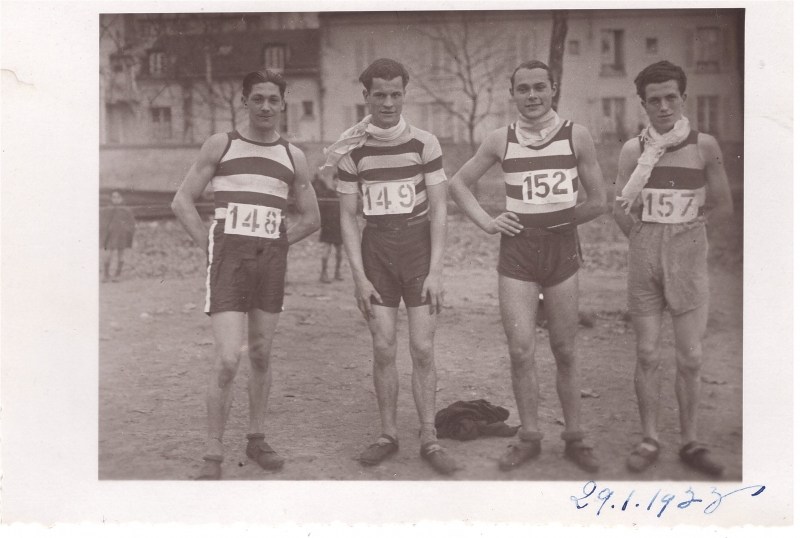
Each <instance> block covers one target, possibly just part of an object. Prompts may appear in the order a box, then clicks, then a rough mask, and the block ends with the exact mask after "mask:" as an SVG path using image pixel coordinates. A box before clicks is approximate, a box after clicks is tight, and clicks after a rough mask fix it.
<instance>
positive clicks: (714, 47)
mask: <svg viewBox="0 0 800 538" xmlns="http://www.w3.org/2000/svg"><path fill="white" fill-rule="evenodd" d="M319 20H320V29H321V31H322V52H321V55H322V81H323V93H324V98H323V138H324V139H325V140H335V139H336V137H337V136H338V134H339V133H341V132H342V131H343V130H344V129H346V128H347V127H348V126H350V125H352V124H353V123H354V122H355V121H357V120H358V119H360V117H362V116H363V114H364V101H363V98H362V97H361V85H360V84H359V82H358V75H359V74H360V73H361V71H362V70H363V69H364V68H365V67H366V66H367V65H369V63H370V62H372V61H373V60H375V59H377V58H381V57H390V58H394V59H396V60H398V61H400V62H402V63H403V64H405V65H406V66H407V67H408V68H409V71H411V75H412V80H411V82H410V84H409V87H408V94H407V98H406V105H405V109H404V110H405V116H406V118H407V119H408V120H409V121H410V122H412V123H414V124H415V125H417V126H419V127H420V128H422V129H426V130H429V131H431V132H433V133H434V134H436V135H437V136H438V137H439V138H440V139H441V140H443V141H448V142H456V143H468V142H469V141H470V140H469V138H470V136H469V135H470V130H471V129H470V122H469V121H467V120H468V119H469V116H470V111H472V110H473V109H477V116H478V117H479V118H480V121H479V122H478V124H477V125H475V126H474V133H473V134H474V137H475V139H476V140H477V141H480V139H481V138H482V137H483V136H485V134H486V133H487V132H489V131H491V130H492V129H496V128H498V127H501V126H503V125H505V124H508V123H510V122H511V121H514V119H515V118H516V114H517V112H516V107H515V106H514V104H513V101H512V100H511V99H510V95H509V92H508V90H509V87H510V83H509V75H510V74H511V71H512V70H513V68H514V67H515V66H516V65H518V64H519V63H522V62H523V61H526V60H540V61H543V62H548V57H549V51H550V34H551V28H552V12H550V11H505V12H498V11H494V12H475V11H472V12H447V13H445V12H427V13H399V14H396V13H376V12H371V13H368V12H365V13H322V14H320V15H319ZM567 24H568V31H567V36H566V40H565V51H564V62H563V78H562V82H561V94H560V103H559V113H560V114H562V115H563V116H564V117H569V118H571V119H573V120H574V121H576V122H578V123H581V124H584V125H586V126H587V127H588V128H589V129H590V131H591V132H592V134H593V136H594V137H595V139H598V140H608V141H612V140H617V141H618V140H625V139H627V138H629V137H631V136H633V135H635V134H636V133H637V132H639V130H640V129H641V128H642V127H643V126H644V124H645V123H646V116H645V114H644V111H643V109H642V107H641V105H640V100H639V98H638V96H637V95H636V91H635V87H634V85H633V78H634V77H635V76H636V74H637V73H638V72H639V71H640V70H641V69H643V68H644V67H645V66H647V65H648V64H650V63H653V62H657V61H659V60H662V59H667V60H670V61H672V62H673V63H676V64H678V65H681V66H682V67H683V68H684V69H685V70H686V72H687V75H688V77H689V86H688V89H687V93H688V99H687V115H688V117H689V119H690V121H691V123H692V125H693V126H695V127H696V128H699V129H700V130H701V131H705V132H709V133H712V134H714V135H716V136H718V137H719V138H720V139H721V140H724V141H731V142H741V141H742V139H743V109H744V105H743V102H744V101H743V95H742V88H743V74H742V64H743V61H742V55H743V50H742V49H741V47H742V46H743V43H744V12H743V10H697V9H691V10H689V9H686V10H571V11H570V12H569V18H568V22H567Z"/></svg>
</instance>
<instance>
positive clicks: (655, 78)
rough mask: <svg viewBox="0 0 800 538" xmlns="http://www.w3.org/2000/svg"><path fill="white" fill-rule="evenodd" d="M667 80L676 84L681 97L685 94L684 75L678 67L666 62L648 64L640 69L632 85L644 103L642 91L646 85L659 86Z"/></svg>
mask: <svg viewBox="0 0 800 538" xmlns="http://www.w3.org/2000/svg"><path fill="white" fill-rule="evenodd" d="M668 80H674V81H676V82H677V83H678V91H679V92H680V94H681V95H683V94H684V93H686V73H684V71H683V69H681V68H680V67H679V66H677V65H675V64H673V63H671V62H668V61H667V60H662V61H660V62H658V63H654V64H650V65H648V66H647V67H645V68H644V69H642V71H641V72H640V73H639V74H638V75H636V78H635V79H633V83H634V84H636V93H637V94H639V97H640V98H641V99H642V101H644V99H645V95H644V89H645V87H646V86H647V85H648V84H660V83H661V82H667V81H668Z"/></svg>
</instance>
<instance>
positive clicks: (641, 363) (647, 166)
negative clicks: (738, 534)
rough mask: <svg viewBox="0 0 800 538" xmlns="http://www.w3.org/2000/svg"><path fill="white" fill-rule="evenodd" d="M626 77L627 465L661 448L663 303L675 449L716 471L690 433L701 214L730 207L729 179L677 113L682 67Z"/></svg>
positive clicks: (621, 215)
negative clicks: (631, 374)
mask: <svg viewBox="0 0 800 538" xmlns="http://www.w3.org/2000/svg"><path fill="white" fill-rule="evenodd" d="M635 84H636V92H637V93H638V95H639V97H640V98H641V100H642V106H644V110H645V112H646V113H647V116H648V118H649V119H650V126H648V128H646V129H645V130H644V131H643V132H642V134H641V135H640V136H639V137H637V138H633V139H631V140H629V141H628V142H626V143H625V145H624V146H623V147H622V152H621V154H620V157H619V176H618V177H617V191H618V194H619V197H618V198H617V200H618V201H617V203H616V204H615V208H614V218H615V220H616V221H617V224H619V227H620V228H621V229H622V231H623V233H625V235H626V236H627V237H628V238H629V239H630V247H629V250H628V310H629V312H630V314H631V317H632V320H633V327H634V330H635V332H636V356H637V361H636V373H635V378H634V384H635V387H636V397H637V399H638V401H639V415H640V418H641V421H642V430H643V433H644V439H643V440H642V442H641V443H639V445H638V446H637V447H636V448H635V449H634V451H633V452H632V453H631V454H630V456H629V457H628V462H627V465H628V468H629V469H630V470H632V471H635V472H640V471H643V470H644V469H646V468H647V467H648V466H650V465H651V464H652V463H653V462H655V461H656V459H657V458H658V455H659V452H660V445H659V442H658V407H659V400H660V396H661V392H660V385H659V380H660V373H659V363H660V360H659V352H658V340H659V336H660V334H661V318H662V314H663V312H664V309H665V308H666V309H667V310H668V311H669V313H670V314H671V315H672V324H673V327H674V329H675V358H676V360H677V371H676V379H675V391H676V393H677V397H678V408H679V417H680V426H681V446H682V448H681V450H680V453H679V455H680V458H681V460H683V461H684V462H685V463H686V464H687V465H689V466H691V467H693V468H696V469H699V470H701V471H703V472H706V473H708V474H711V475H720V474H721V473H722V471H723V467H722V465H721V464H720V463H719V462H717V461H715V460H714V459H713V458H712V457H711V455H710V452H709V449H708V447H707V446H705V445H703V444H701V443H699V442H698V441H697V410H698V406H699V403H700V367H701V364H702V347H701V346H702V339H703V335H704V333H705V330H706V321H707V319H708V299H709V290H708V268H707V261H706V257H707V254H708V243H707V240H706V221H708V222H709V223H711V224H712V225H716V226H719V225H723V226H724V225H725V224H724V223H723V221H724V220H725V219H727V217H728V216H730V214H731V213H732V208H733V205H732V201H731V193H730V187H729V186H728V178H727V175H726V174H725V168H724V167H723V165H722V152H721V151H720V148H719V145H718V144H717V141H716V140H715V139H714V137H713V136H711V135H707V134H703V133H698V132H697V131H693V130H691V129H690V128H689V121H688V119H686V118H685V117H683V105H684V103H685V102H686V74H685V73H684V71H683V69H681V68H680V67H678V66H676V65H674V64H672V63H670V62H667V61H662V62H658V63H656V64H652V65H650V66H648V67H646V68H645V69H644V70H643V71H642V72H641V73H639V75H638V76H637V77H636V79H635ZM712 204H713V205H712Z"/></svg>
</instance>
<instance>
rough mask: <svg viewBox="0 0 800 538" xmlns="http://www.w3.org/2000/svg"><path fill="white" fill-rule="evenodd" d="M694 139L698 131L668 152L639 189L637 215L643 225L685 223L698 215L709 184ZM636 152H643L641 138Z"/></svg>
mask: <svg viewBox="0 0 800 538" xmlns="http://www.w3.org/2000/svg"><path fill="white" fill-rule="evenodd" d="M697 135H698V132H697V131H690V132H689V136H687V137H686V140H684V141H683V142H681V143H680V144H678V145H677V146H673V147H671V148H667V150H666V151H665V152H664V154H663V155H662V156H661V158H660V159H659V160H658V162H657V163H656V165H655V166H654V167H653V171H652V172H651V174H650V177H649V178H648V180H647V183H646V184H645V186H644V188H643V189H642V194H641V196H642V207H641V208H640V209H639V210H638V211H637V213H638V215H639V218H640V219H642V220H643V221H644V222H662V223H666V224H675V223H680V222H688V221H690V220H693V219H694V218H696V217H697V215H698V211H701V208H702V207H703V205H704V204H705V199H706V183H707V181H708V180H707V178H706V174H705V162H704V161H703V157H702V155H700V148H698V146H697ZM639 151H640V152H641V151H644V139H643V138H642V137H641V136H640V137H639Z"/></svg>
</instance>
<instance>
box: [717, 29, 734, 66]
mask: <svg viewBox="0 0 800 538" xmlns="http://www.w3.org/2000/svg"><path fill="white" fill-rule="evenodd" d="M735 58H736V41H735V40H734V38H733V29H732V28H731V27H730V26H726V27H724V28H723V29H722V61H721V62H720V68H721V69H720V70H721V71H723V72H728V71H732V70H733V69H734V66H735Z"/></svg>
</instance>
